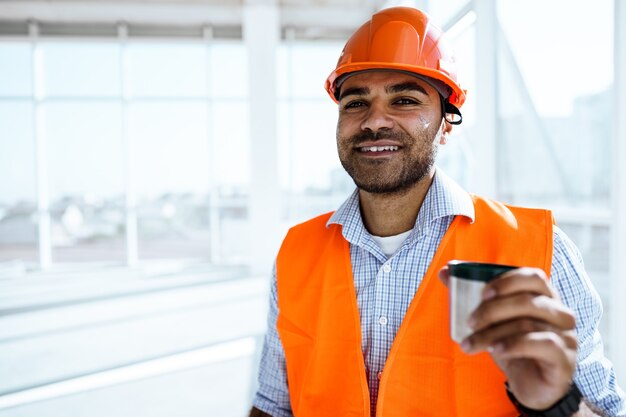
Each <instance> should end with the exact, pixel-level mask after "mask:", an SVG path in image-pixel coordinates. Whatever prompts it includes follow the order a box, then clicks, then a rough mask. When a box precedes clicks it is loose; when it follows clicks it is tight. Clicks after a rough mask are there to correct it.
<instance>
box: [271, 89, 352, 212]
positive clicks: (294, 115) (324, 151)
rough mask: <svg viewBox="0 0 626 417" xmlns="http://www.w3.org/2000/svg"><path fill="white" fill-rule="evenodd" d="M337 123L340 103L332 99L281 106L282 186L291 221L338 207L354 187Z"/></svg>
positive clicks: (285, 103)
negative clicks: (340, 151)
mask: <svg viewBox="0 0 626 417" xmlns="http://www.w3.org/2000/svg"><path fill="white" fill-rule="evenodd" d="M336 124H337V107H336V105H335V104H334V103H332V102H331V101H330V99H324V100H323V101H320V100H313V101H296V102H291V103H290V102H282V103H281V104H280V106H279V126H280V130H279V133H280V139H279V140H280V146H279V160H280V161H281V167H280V175H281V186H282V187H283V189H284V190H285V191H286V192H287V196H286V200H287V209H286V210H287V213H286V216H287V219H288V220H289V221H290V222H295V221H299V220H303V219H305V218H309V217H312V216H314V215H316V214H320V213H322V212H324V211H328V210H332V209H336V208H337V206H338V205H339V204H340V203H341V202H342V201H343V199H344V198H346V197H347V196H348V195H349V194H350V193H351V192H352V190H354V187H355V186H354V183H353V181H352V179H351V178H350V177H349V176H348V174H346V172H345V171H344V169H343V167H342V166H341V163H340V162H339V158H338V156H337V145H336V140H335V130H336Z"/></svg>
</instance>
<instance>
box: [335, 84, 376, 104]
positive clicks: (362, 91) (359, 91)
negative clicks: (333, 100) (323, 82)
mask: <svg viewBox="0 0 626 417" xmlns="http://www.w3.org/2000/svg"><path fill="white" fill-rule="evenodd" d="M369 93H370V89H369V88H367V87H352V88H348V89H346V90H345V91H342V92H341V94H340V95H339V101H341V100H343V98H344V97H346V96H365V95H367V94H369Z"/></svg>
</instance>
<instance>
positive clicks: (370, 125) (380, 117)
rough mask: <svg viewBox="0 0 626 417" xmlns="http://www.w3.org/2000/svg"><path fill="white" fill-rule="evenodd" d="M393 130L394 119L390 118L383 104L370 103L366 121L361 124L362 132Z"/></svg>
mask: <svg viewBox="0 0 626 417" xmlns="http://www.w3.org/2000/svg"><path fill="white" fill-rule="evenodd" d="M391 128H393V119H391V118H390V117H389V115H388V114H387V111H386V110H385V107H384V106H383V105H382V104H377V103H370V107H369V109H368V112H367V114H366V115H365V119H363V122H362V123H361V130H370V131H372V132H378V131H379V130H384V129H391Z"/></svg>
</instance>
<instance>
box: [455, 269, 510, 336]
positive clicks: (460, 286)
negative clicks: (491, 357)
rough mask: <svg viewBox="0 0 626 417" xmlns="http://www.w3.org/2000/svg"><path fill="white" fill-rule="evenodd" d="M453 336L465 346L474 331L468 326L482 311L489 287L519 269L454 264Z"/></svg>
mask: <svg viewBox="0 0 626 417" xmlns="http://www.w3.org/2000/svg"><path fill="white" fill-rule="evenodd" d="M448 267H449V270H450V282H449V284H448V289H449V299H450V336H451V337H452V340H454V341H455V342H457V343H461V342H462V341H463V339H465V338H466V337H467V336H469V335H471V334H472V333H473V332H474V331H473V330H472V329H471V328H470V327H469V326H468V325H467V320H468V319H469V316H470V315H471V314H472V313H473V312H474V310H476V308H478V306H479V305H480V303H481V300H482V291H483V288H484V287H485V285H486V284H487V283H488V282H489V281H491V280H493V279H495V278H497V277H498V276H500V275H501V274H503V273H505V272H506V271H510V270H511V269H515V268H517V267H516V266H509V265H499V264H488V263H481V262H467V261H458V260H455V261H450V262H448Z"/></svg>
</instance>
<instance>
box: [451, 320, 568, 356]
mask: <svg viewBox="0 0 626 417" xmlns="http://www.w3.org/2000/svg"><path fill="white" fill-rule="evenodd" d="M547 331H558V329H555V328H554V326H551V325H549V324H548V323H546V322H544V321H540V320H535V319H531V318H522V319H519V320H512V321H507V322H504V323H499V324H496V325H494V326H491V327H488V328H486V329H483V330H481V331H478V332H475V333H473V334H471V335H470V336H468V337H467V338H466V339H465V340H463V342H462V343H461V348H462V349H463V350H464V351H465V352H467V353H476V352H480V351H483V350H489V351H491V350H492V349H493V347H494V345H495V344H496V343H498V342H499V341H501V340H503V339H507V338H509V337H513V336H516V335H520V334H525V333H532V332H547Z"/></svg>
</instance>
